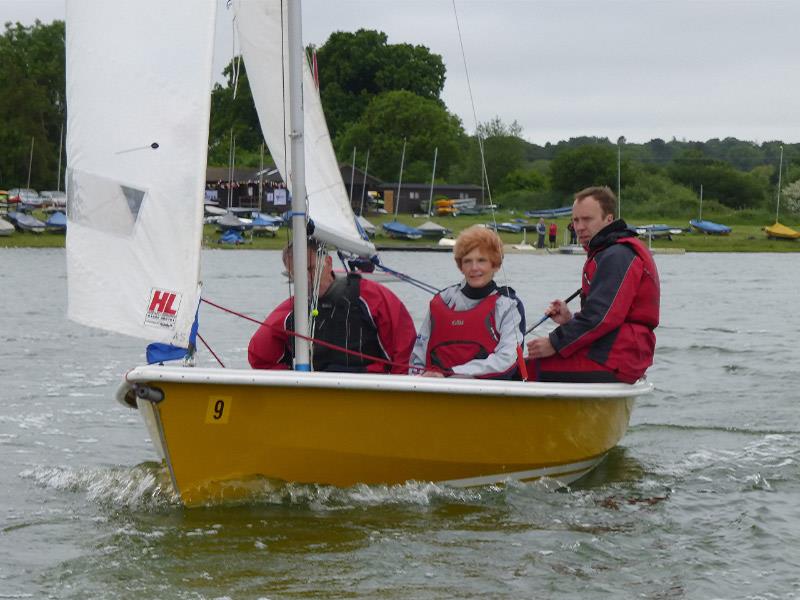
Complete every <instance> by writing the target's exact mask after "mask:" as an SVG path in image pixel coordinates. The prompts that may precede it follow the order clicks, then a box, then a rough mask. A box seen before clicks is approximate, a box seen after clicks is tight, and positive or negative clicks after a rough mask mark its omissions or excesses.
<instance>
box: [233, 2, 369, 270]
mask: <svg viewBox="0 0 800 600" xmlns="http://www.w3.org/2000/svg"><path fill="white" fill-rule="evenodd" d="M234 10H235V19H236V28H237V31H238V34H239V43H240V45H241V49H242V54H243V55H244V60H245V65H246V67H247V78H248V81H249V83H250V89H251V91H252V93H253V100H254V101H255V105H256V110H257V111H258V118H259V121H260V122H261V129H262V131H263V133H264V139H265V140H266V142H267V145H268V146H269V149H270V153H271V154H272V158H273V159H274V160H275V165H276V166H277V167H278V170H279V171H280V173H281V175H282V176H283V180H284V181H286V182H287V185H288V187H289V190H290V191H291V189H292V165H291V157H290V151H289V147H290V140H289V133H290V130H289V89H288V88H289V86H288V73H287V70H286V68H284V60H286V61H288V45H287V44H288V41H287V35H286V33H285V32H286V27H285V20H286V13H287V11H286V9H285V6H284V9H283V10H281V0H265V1H263V2H253V1H252V0H250V1H248V0H236V1H235V2H234ZM282 25H283V26H282ZM284 81H285V82H286V85H284V83H283V82H284ZM303 110H304V125H305V139H304V141H305V168H306V192H307V196H308V211H309V217H310V218H311V219H312V220H313V222H314V227H315V231H314V234H313V237H315V238H316V239H318V240H320V241H322V242H325V243H329V244H332V245H334V246H336V247H337V248H339V249H341V250H346V251H348V252H353V253H357V254H360V255H362V256H372V255H374V254H375V247H374V246H373V245H372V243H370V242H368V241H365V240H364V239H362V237H361V236H360V234H359V232H358V229H357V228H356V225H355V218H354V215H353V211H352V208H351V207H350V201H349V199H348V196H347V193H346V191H345V188H344V183H343V182H342V176H341V173H340V171H339V165H338V162H337V160H336V156H335V154H334V152H333V146H332V144H331V139H330V134H329V133H328V126H327V124H326V122H325V115H324V114H323V112H322V103H321V102H320V98H319V93H318V92H317V88H316V85H315V84H314V80H313V77H312V76H311V69H310V68H309V66H308V63H307V62H306V61H303Z"/></svg>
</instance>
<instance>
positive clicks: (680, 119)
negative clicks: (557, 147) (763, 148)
mask: <svg viewBox="0 0 800 600" xmlns="http://www.w3.org/2000/svg"><path fill="white" fill-rule="evenodd" d="M78 1H79V0H78ZM109 1H119V0H109ZM197 1H198V2H199V1H201V0H197ZM215 1H216V2H217V3H218V4H219V6H220V10H219V16H218V24H217V40H216V46H215V52H216V58H215V67H216V70H217V72H221V70H222V68H223V67H224V65H225V64H227V63H228V61H229V60H230V58H231V55H232V48H233V42H232V39H233V34H232V27H231V21H230V13H229V11H227V10H226V9H225V1H224V0H215ZM456 15H457V17H456ZM37 18H38V19H39V20H41V21H42V22H45V23H47V22H50V21H52V20H53V19H63V18H64V0H0V22H3V23H4V22H6V21H19V22H22V23H25V24H30V23H33V21H34V19H37ZM798 24H800V0H455V9H454V2H453V0H304V3H303V37H304V40H305V42H306V43H307V44H308V43H313V44H316V45H321V44H323V43H324V42H325V40H326V39H327V38H328V36H329V35H330V34H331V33H332V32H334V31H355V30H357V29H360V28H367V29H378V30H380V31H383V32H385V33H386V34H387V35H388V37H389V42H390V43H411V44H422V45H424V46H427V47H428V48H429V49H430V50H431V51H432V52H434V53H436V54H439V55H441V56H442V57H443V59H444V62H445V66H446V68H447V80H446V83H445V89H444V92H443V99H444V101H445V103H446V105H447V107H448V109H449V110H450V111H451V112H453V113H455V114H457V115H458V116H459V117H461V119H462V121H463V123H464V127H465V129H467V130H468V131H474V129H475V124H476V120H477V122H485V121H488V120H489V119H491V118H493V117H495V116H499V117H500V118H501V119H502V120H503V121H504V122H506V123H510V122H512V121H517V122H518V123H519V124H520V125H521V126H522V130H523V137H524V138H525V139H527V140H528V141H530V142H533V143H536V144H544V143H546V142H552V143H555V142H558V141H559V140H566V139H569V138H570V137H576V136H582V135H589V136H599V137H607V138H609V139H611V140H612V141H615V140H617V139H618V138H619V137H621V136H622V137H624V138H625V139H626V140H628V141H631V142H637V143H641V142H646V141H648V140H650V139H653V138H662V139H664V140H667V141H669V140H671V139H672V138H676V139H679V140H700V141H705V140H708V139H711V138H725V137H736V138H739V139H743V140H750V141H754V142H757V143H761V142H764V141H770V140H777V139H780V140H782V141H784V142H792V143H798V142H800V102H799V101H798V99H800V43H798V41H797V33H796V31H797V27H798ZM459 29H460V31H461V39H462V41H463V47H464V54H463V56H462V52H461V44H460V42H459ZM464 57H466V68H465V61H464ZM320 68H321V69H324V68H325V66H324V65H320ZM467 74H468V77H467ZM467 81H469V85H468V83H467ZM470 88H471V93H470ZM470 97H472V101H470Z"/></svg>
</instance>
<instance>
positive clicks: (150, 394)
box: [133, 383, 164, 404]
mask: <svg viewBox="0 0 800 600" xmlns="http://www.w3.org/2000/svg"><path fill="white" fill-rule="evenodd" d="M133 389H134V392H135V393H136V397H137V398H139V399H140V400H147V401H148V402H152V403H153V404H158V403H159V402H161V401H162V400H163V399H164V392H163V391H162V390H160V389H158V388H157V387H150V386H149V385H141V384H138V383H137V384H136V385H134V386H133Z"/></svg>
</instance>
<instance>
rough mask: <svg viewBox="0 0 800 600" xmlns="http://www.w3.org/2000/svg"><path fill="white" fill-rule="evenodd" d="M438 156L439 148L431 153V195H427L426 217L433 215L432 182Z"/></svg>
mask: <svg viewBox="0 0 800 600" xmlns="http://www.w3.org/2000/svg"><path fill="white" fill-rule="evenodd" d="M438 156H439V146H436V149H435V150H434V151H433V172H432V173H431V193H430V194H429V195H428V216H429V217H430V216H431V215H432V214H433V180H434V178H435V177H436V158H437V157H438Z"/></svg>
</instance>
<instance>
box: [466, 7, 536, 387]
mask: <svg viewBox="0 0 800 600" xmlns="http://www.w3.org/2000/svg"><path fill="white" fill-rule="evenodd" d="M452 3H453V16H454V17H455V21H456V29H457V30H458V43H459V46H460V48H461V60H462V62H463V63H464V74H465V76H466V80H467V91H468V93H469V102H470V105H471V107H472V118H473V120H474V122H475V137H476V138H477V139H478V150H479V152H480V156H481V181H484V182H485V183H486V192H487V193H488V195H489V210H490V211H491V215H492V224H493V225H494V230H495V232H497V216H496V214H495V212H494V200H493V198H492V188H491V186H490V185H489V173H488V172H487V170H486V155H485V153H484V147H483V133H482V131H481V127H480V124H479V123H478V112H477V110H476V108H475V97H474V96H473V94H472V83H471V82H470V78H469V67H468V66H467V53H466V51H465V50H464V39H463V36H462V35H461V23H460V22H459V19H458V10H457V9H456V0H452ZM498 236H499V234H498ZM500 270H501V272H502V274H503V282H504V283H505V287H506V289H508V276H507V275H506V268H505V263H504V262H503V263H501V265H500ZM506 294H507V297H509V298H510V297H511V296H510V293H508V292H506ZM518 302H519V301H518ZM519 333H520V332H518V331H517V330H516V329H515V330H514V340H515V342H516V345H517V364H518V365H519V370H520V373H521V374H522V378H523V381H527V379H528V371H527V368H526V366H525V360H524V357H523V355H522V344H523V342H524V341H525V336H524V334H523V336H522V339H521V340H520V336H519Z"/></svg>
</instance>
